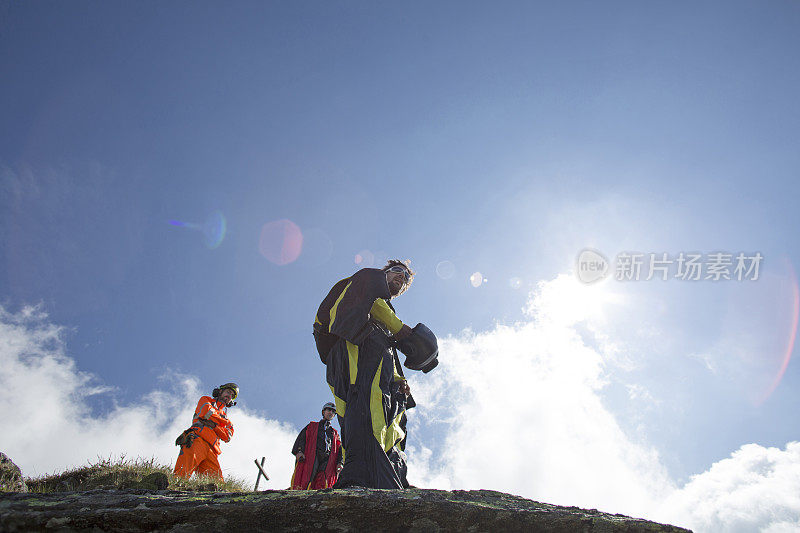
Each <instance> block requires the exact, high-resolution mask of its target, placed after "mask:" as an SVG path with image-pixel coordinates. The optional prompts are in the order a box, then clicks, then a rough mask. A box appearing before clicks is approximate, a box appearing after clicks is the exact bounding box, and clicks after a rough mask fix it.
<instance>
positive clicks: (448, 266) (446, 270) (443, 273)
mask: <svg viewBox="0 0 800 533" xmlns="http://www.w3.org/2000/svg"><path fill="white" fill-rule="evenodd" d="M455 273H456V265H454V264H453V262H452V261H447V260H445V261H440V262H439V263H438V264H437V265H436V275H437V276H439V277H440V278H442V279H450V278H452V277H453V276H454V275H455Z"/></svg>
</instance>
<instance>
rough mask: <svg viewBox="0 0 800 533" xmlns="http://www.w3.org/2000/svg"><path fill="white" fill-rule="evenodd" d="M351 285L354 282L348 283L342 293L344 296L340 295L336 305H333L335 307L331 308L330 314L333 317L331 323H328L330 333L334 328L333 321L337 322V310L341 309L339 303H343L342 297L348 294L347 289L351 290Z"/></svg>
mask: <svg viewBox="0 0 800 533" xmlns="http://www.w3.org/2000/svg"><path fill="white" fill-rule="evenodd" d="M351 283H353V282H352V281H350V282H348V283H347V285H346V286H345V288H344V290H343V291H342V294H340V295H339V297H338V298H336V303H334V304H333V307H331V312H330V315H331V321H330V322H329V323H328V331H329V332H330V330H331V326H333V321H334V320H336V308H338V307H339V302H341V301H342V297H343V296H344V293H346V292H347V289H349V288H350V284H351Z"/></svg>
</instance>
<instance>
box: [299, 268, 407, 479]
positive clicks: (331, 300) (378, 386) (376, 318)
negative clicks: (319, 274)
mask: <svg viewBox="0 0 800 533" xmlns="http://www.w3.org/2000/svg"><path fill="white" fill-rule="evenodd" d="M390 298H391V294H390V293H389V287H388V285H387V283H386V274H385V273H384V272H383V271H381V270H379V269H375V268H364V269H362V270H359V271H358V272H356V273H355V274H353V275H352V276H351V277H349V278H345V279H343V280H341V281H339V282H338V283H336V285H334V286H333V288H332V289H331V291H330V292H329V293H328V296H326V298H325V299H324V300H323V302H322V304H321V305H320V307H319V310H318V312H317V317H316V320H315V323H314V337H315V340H316V342H317V349H318V351H319V353H320V358H322V360H323V362H325V363H326V364H327V367H328V368H327V381H328V385H329V386H330V388H331V391H332V392H333V395H334V400H335V403H336V414H337V416H338V418H339V426H340V427H341V430H342V446H343V448H344V456H345V460H344V468H343V469H342V472H341V473H340V474H339V480H338V481H337V482H336V487H348V486H362V487H372V488H380V489H394V488H405V487H408V481H406V470H407V467H406V457H405V453H404V448H405V440H406V415H405V411H406V409H408V408H411V407H413V406H414V400H413V398H411V396H406V395H405V394H404V393H402V392H400V391H399V390H398V389H399V387H400V385H401V384H402V382H403V381H405V378H404V377H403V372H402V368H401V367H400V362H399V359H398V357H397V351H396V350H395V349H394V347H393V346H392V339H391V336H390V335H391V334H392V333H397V331H398V330H399V329H400V328H401V327H402V325H403V323H402V322H400V320H399V319H398V318H397V317H396V316H395V314H394V308H392V306H391V304H390V303H389V299H390Z"/></svg>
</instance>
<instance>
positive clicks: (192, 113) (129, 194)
mask: <svg viewBox="0 0 800 533" xmlns="http://www.w3.org/2000/svg"><path fill="white" fill-rule="evenodd" d="M798 22H800V7H798V5H797V4H796V3H793V2H776V3H772V4H770V5H769V7H768V9H767V8H764V6H761V5H756V4H755V3H744V2H737V3H724V4H723V3H713V2H703V3H697V4H693V5H691V6H688V5H676V4H673V3H667V2H661V3H648V4H642V3H636V2H614V3H604V4H602V5H601V4H597V3H591V2H572V3H567V4H559V5H558V6H555V5H547V4H544V3H541V4H538V3H533V2H504V3H501V4H492V5H489V4H480V3H464V2H436V3H422V2H412V3H403V4H402V5H400V4H395V3H369V4H368V3H356V2H339V3H323V2H312V3H306V4H303V5H299V4H296V3H277V2H239V3H235V4H232V5H220V4H215V3H210V2H194V3H191V4H189V3H185V4H182V3H170V4H164V3H159V2H139V3H136V4H131V5H124V4H119V3H111V4H109V3H105V2H78V3H45V2H16V1H12V2H9V1H4V2H0V79H2V83H0V117H2V120H0V302H2V305H3V307H4V308H5V309H6V310H7V311H9V312H12V313H13V312H18V311H19V310H20V309H23V308H24V306H26V305H36V304H40V306H41V307H40V309H42V310H43V311H44V312H45V313H46V314H47V317H48V318H47V320H49V321H51V322H52V323H53V324H57V325H60V326H63V327H64V328H66V329H65V330H64V332H63V340H64V341H65V343H66V344H65V353H66V355H67V356H68V357H69V358H71V359H73V360H74V361H75V363H76V368H78V369H79V370H80V371H82V372H89V373H91V374H93V375H94V376H95V380H96V382H98V383H102V384H105V385H108V386H110V387H113V388H114V389H115V390H114V391H112V392H108V393H105V394H101V395H97V396H92V397H91V398H89V399H87V401H88V405H89V406H90V407H91V409H92V412H93V413H95V414H96V415H97V416H102V415H103V414H104V413H106V414H107V413H108V412H109V411H111V410H113V409H114V408H115V407H112V406H117V405H133V404H136V403H137V402H139V401H141V398H143V396H144V395H146V394H147V393H149V392H150V391H152V390H154V389H162V388H163V389H169V388H170V387H171V385H170V382H169V380H166V381H165V380H164V379H162V376H164V375H165V374H169V373H177V374H180V375H191V376H194V377H195V378H197V379H198V380H199V384H200V385H199V387H200V389H199V390H205V389H209V390H210V388H211V387H212V386H214V385H216V384H218V383H222V382H226V381H230V380H235V381H237V382H238V383H239V384H240V385H241V387H242V400H243V402H242V403H243V404H244V405H246V406H247V408H248V409H250V410H252V411H253V412H256V413H259V414H260V415H262V416H264V417H266V418H268V419H270V420H279V421H281V422H283V423H286V424H289V425H291V426H292V427H293V428H296V429H299V427H301V425H302V424H304V423H306V422H307V421H308V420H309V419H311V418H313V417H314V416H316V413H317V412H318V409H319V406H320V405H321V404H322V403H323V402H325V401H327V400H328V399H329V391H328V388H327V386H326V385H325V383H324V367H323V366H322V365H321V364H320V363H319V360H318V358H317V356H316V353H315V351H314V347H313V341H312V338H311V334H310V330H311V322H312V320H313V316H314V313H315V311H316V308H317V306H318V304H319V302H320V301H321V299H322V298H323V297H324V295H325V294H326V292H327V290H328V289H329V288H330V286H331V285H332V284H333V283H334V282H335V281H337V280H338V279H341V278H342V277H344V276H347V275H349V274H351V273H352V272H353V271H355V269H357V268H358V265H356V264H355V261H354V257H355V256H356V254H358V253H360V252H362V251H364V250H366V251H368V252H370V253H372V254H375V255H377V256H378V257H387V256H390V257H399V258H403V259H405V258H410V259H412V265H413V267H414V268H415V269H416V270H417V271H418V276H417V280H416V281H415V282H414V285H413V287H412V289H411V290H410V291H409V292H408V293H407V294H406V295H404V296H403V297H402V298H400V299H398V300H397V301H396V307H397V310H398V314H399V316H400V317H401V319H403V320H404V321H406V322H409V323H411V325H413V324H415V323H416V322H425V323H426V324H428V325H429V326H430V327H431V328H432V329H433V330H434V331H435V332H436V333H437V334H439V336H440V337H442V338H444V337H446V336H448V335H453V336H454V338H458V339H461V340H459V342H462V341H463V342H468V341H464V340H463V339H464V338H463V337H460V335H461V332H462V330H464V329H465V328H469V329H471V330H472V331H473V332H476V333H478V334H479V335H480V334H482V332H483V333H485V334H486V335H491V334H492V332H493V331H495V329H494V328H495V326H496V324H506V325H512V324H515V323H525V322H526V321H529V320H530V316H529V315H526V314H525V313H524V312H523V309H524V308H526V307H528V306H529V302H530V300H531V298H532V294H535V291H536V290H537V287H539V285H538V284H539V283H540V282H546V283H549V282H553V283H555V282H554V281H553V280H555V279H556V278H557V277H558V276H559V275H560V274H563V273H568V272H570V270H571V269H572V268H573V265H574V261H575V257H576V256H577V254H578V252H579V251H580V250H581V249H583V248H584V247H587V246H588V247H592V248H596V249H598V250H601V251H603V252H604V253H606V255H607V256H609V257H610V258H613V256H614V255H616V254H617V253H619V252H621V251H625V250H629V251H630V250H634V251H640V252H644V253H647V252H668V253H670V254H677V253H678V252H681V251H685V252H689V251H700V252H703V253H711V252H715V251H721V250H722V251H728V252H731V253H737V252H740V251H742V252H746V253H753V252H755V251H760V252H761V253H762V255H764V257H765V261H764V265H763V272H764V274H765V278H763V279H761V280H759V281H757V282H750V284H749V285H748V284H747V282H722V283H713V282H698V283H682V282H680V281H677V280H670V281H668V282H664V283H658V282H655V281H651V282H639V283H629V284H623V283H620V282H617V281H614V280H607V281H605V282H603V283H604V284H605V285H604V286H605V287H606V288H607V289H608V291H609V292H611V293H618V295H619V296H620V297H621V298H623V299H624V300H625V302H627V303H626V304H624V305H616V306H615V305H614V304H610V303H606V304H604V305H605V309H606V311H605V312H604V317H603V319H602V320H600V321H599V323H601V324H600V325H598V324H596V323H595V324H593V325H592V324H591V323H589V322H591V321H589V322H587V321H578V322H577V323H576V325H575V327H576V331H578V333H579V334H581V335H583V337H582V338H583V339H584V340H585V343H586V344H587V345H588V346H591V347H594V348H597V350H598V353H601V354H602V355H603V363H602V364H603V371H602V373H601V375H602V380H603V381H604V385H602V386H598V387H597V388H596V389H593V390H594V391H595V392H596V393H597V395H598V397H599V398H601V399H602V402H604V403H603V404H604V405H605V408H606V409H608V412H610V413H611V414H612V415H613V416H614V417H615V419H616V420H617V421H618V423H619V425H620V427H621V428H622V431H623V432H625V433H626V434H627V435H629V436H631V439H633V440H641V441H644V442H647V443H648V445H650V446H652V447H653V448H655V449H657V450H658V451H659V453H660V454H661V457H662V459H661V460H662V463H663V465H664V466H665V468H666V469H667V471H668V472H669V475H670V476H671V477H672V479H674V480H676V482H677V483H679V484H680V483H684V482H686V481H687V480H688V479H689V476H691V475H694V474H698V473H701V472H703V471H705V470H706V469H707V468H708V467H709V466H710V465H711V464H712V463H715V462H717V461H720V460H722V459H724V458H726V457H728V456H729V455H730V454H731V453H732V452H734V451H735V450H736V449H738V448H739V447H740V446H742V445H745V444H748V443H754V444H758V445H760V446H764V447H770V446H772V447H778V448H781V447H784V446H785V445H786V444H787V443H788V442H790V441H793V440H795V439H797V433H798V429H800V428H799V427H798V422H797V420H796V416H795V413H796V411H795V407H796V405H797V401H798V399H799V398H798V392H797V390H798V389H797V388H798V383H800V373H799V372H798V370H797V368H796V364H795V363H794V361H791V362H790V364H789V366H788V369H787V371H786V374H785V376H784V378H783V380H782V382H781V383H780V385H779V386H778V388H777V389H776V390H775V392H774V393H773V394H772V395H771V396H770V397H769V398H768V399H767V400H766V401H765V402H763V403H758V402H755V401H753V398H754V397H757V396H758V394H757V392H758V391H756V392H754V389H756V388H759V387H761V388H763V387H764V385H763V383H767V382H769V379H770V377H771V376H774V374H775V372H776V371H777V369H778V368H779V366H780V365H779V363H780V360H781V354H778V353H777V352H780V346H783V344H785V340H786V339H787V338H788V336H789V332H790V330H791V323H790V322H791V320H789V319H787V316H789V315H791V302H792V296H791V282H792V279H794V277H793V274H791V266H790V265H795V267H794V268H795V269H796V268H797V266H796V265H799V264H800V245H799V244H798V241H797V239H796V238H795V237H794V235H795V231H796V228H797V227H798V225H799V224H798V223H800V214H798V210H797V209H796V205H795V204H796V198H797V197H798V196H799V194H798V192H800V191H798V188H800V186H798V179H797V178H798V169H800V155H799V154H800V153H799V152H798V150H797V146H798V140H800V138H799V137H800V126H798V124H800V121H798V118H800V115H799V111H798V105H797V101H796V95H797V94H800V69H798V67H797V64H796V61H795V55H796V54H795V53H794V51H795V50H796V49H798V46H800V43H799V42H798V40H800V38H798V36H797V35H798V34H797V31H796V28H797V27H798ZM215 212H220V213H222V214H223V215H224V217H225V218H226V222H227V232H226V234H225V237H224V239H223V240H222V242H221V243H220V244H219V246H217V247H215V248H210V247H208V246H206V244H205V243H204V241H203V236H202V234H201V233H200V232H198V231H195V230H192V229H190V228H185V227H178V226H176V225H174V224H170V221H181V222H185V223H195V224H203V223H204V222H205V221H206V220H208V219H209V217H211V216H212V215H213V214H214V213H215ZM282 219H288V220H291V221H293V222H294V223H295V224H296V225H297V226H298V227H299V228H300V230H301V231H302V232H303V234H304V238H305V241H304V248H303V251H302V253H301V255H300V257H299V258H298V259H297V260H296V261H294V262H291V263H289V264H287V265H282V266H279V265H276V264H274V263H271V262H270V261H268V260H267V259H266V258H265V257H264V255H262V254H261V253H259V239H260V235H261V231H262V227H263V226H264V225H265V224H267V223H269V222H271V221H276V220H282ZM441 261H451V262H452V263H453V264H454V265H455V269H456V270H455V274H454V275H453V277H451V278H449V279H442V278H441V277H439V276H437V274H436V266H437V264H438V263H439V262H441ZM476 271H479V272H481V273H482V274H483V276H484V277H485V278H486V279H487V280H488V281H487V282H486V283H484V284H483V285H481V286H480V287H478V288H474V287H472V286H471V285H470V282H469V276H470V275H471V274H472V273H473V272H476ZM511 278H519V280H520V286H519V287H518V288H513V287H512V286H511V285H510V284H509V280H510V279H511ZM554 286H555V285H554ZM574 305H577V306H580V305H583V304H582V303H581V302H580V301H576V302H575V304H574ZM787 309H788V311H787ZM587 324H588V325H587ZM587 331H588V332H589V333H587ZM605 337H609V338H612V339H614V343H615V345H616V346H617V350H616V351H613V350H612V352H613V354H616V355H615V356H612V352H608V351H606V350H605V349H603V348H602V347H598V346H599V345H600V344H602V341H601V340H598V339H602V338H605ZM782 343H783V344H782ZM464 349H465V350H466V349H467V348H464ZM737 350H739V351H741V353H739V352H737V353H736V354H733V352H736V351H737ZM446 355H447V354H445V353H443V365H445V366H446V365H447V364H448V362H447V361H446ZM457 360H458V358H457V357H456V356H455V355H454V356H453V357H452V358H451V363H450V364H453V365H455V364H457V363H456V362H457ZM443 372H444V371H443ZM170 375H171V374H170ZM432 375H433V374H431V375H430V376H432ZM428 377H429V376H413V377H412V378H411V379H412V388H413V387H414V385H415V383H418V384H419V386H421V387H423V388H424V387H425V385H424V383H425V380H426V378H428ZM759 390H761V389H759ZM632 391H639V393H640V395H639V396H637V395H636V394H635V393H634V392H632ZM641 391H646V392H647V394H646V395H645V396H646V397H649V398H650V400H649V403H647V405H643V404H640V403H638V400H636V399H635V398H639V399H641V398H642V396H641V394H642V393H641ZM446 405H449V404H446ZM449 406H450V407H452V408H454V409H455V408H457V406H455V405H449ZM497 408H498V409H503V408H504V407H503V406H497ZM542 408H544V406H542ZM423 409H425V406H424V405H421V406H420V410H423ZM420 417H422V415H420ZM474 422H475V423H476V425H480V423H481V422H480V421H479V420H474ZM417 435H418V437H417V438H418V439H419V440H418V445H419V446H427V447H428V448H431V449H433V450H436V449H437V446H443V445H444V444H443V443H445V442H446V439H445V438H444V437H443V434H442V431H441V430H439V429H436V427H435V424H434V425H431V426H426V425H425V424H422V423H421V426H420V428H419V431H418V433H417ZM413 439H414V437H412V440H413ZM223 458H224V456H223ZM223 462H224V459H223ZM543 494H544V496H546V495H547V493H546V491H544V493H543ZM612 510H613V509H612ZM796 511H797V510H796ZM798 513H800V511H798ZM793 516H794V518H793V519H797V520H800V514H795V515H793Z"/></svg>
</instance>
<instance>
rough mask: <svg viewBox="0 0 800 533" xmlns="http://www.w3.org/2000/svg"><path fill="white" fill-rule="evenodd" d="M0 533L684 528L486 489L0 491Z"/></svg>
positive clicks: (602, 531) (604, 532)
mask: <svg viewBox="0 0 800 533" xmlns="http://www.w3.org/2000/svg"><path fill="white" fill-rule="evenodd" d="M0 530H2V531H10V532H14V531H87V530H92V531H198V532H199V531H220V532H222V531H286V532H289V531H298V532H299V531H338V532H347V531H407V532H428V531H430V532H434V531H437V532H447V531H459V532H460V531H476V532H478V531H491V532H497V531H526V532H527V531H533V532H536V531H547V532H552V533H557V532H565V533H566V532H569V533H574V532H587V533H589V532H591V533H610V532H645V531H646V532H687V531H688V530H687V529H682V528H679V527H675V526H669V525H663V524H657V523H655V522H649V521H647V520H641V519H637V518H630V517H627V516H622V515H611V514H607V513H602V512H599V511H597V510H594V509H592V510H585V509H579V508H577V507H559V506H557V505H550V504H546V503H538V502H534V501H531V500H527V499H525V498H521V497H519V496H512V495H509V494H504V493H501V492H494V491H488V490H477V491H461V490H456V491H452V492H448V491H443V490H428V489H408V490H402V491H401V490H379V489H362V488H351V489H336V490H334V489H326V490H321V491H263V492H240V493H236V492H216V493H205V492H178V491H148V490H110V491H109V490H93V491H88V492H61V493H49V494H47V493H41V494H34V493H28V494H13V493H3V494H0Z"/></svg>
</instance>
